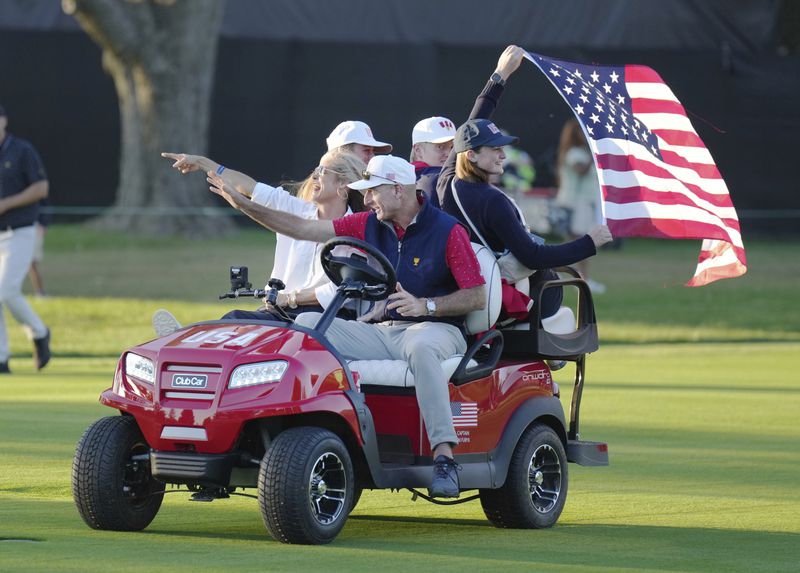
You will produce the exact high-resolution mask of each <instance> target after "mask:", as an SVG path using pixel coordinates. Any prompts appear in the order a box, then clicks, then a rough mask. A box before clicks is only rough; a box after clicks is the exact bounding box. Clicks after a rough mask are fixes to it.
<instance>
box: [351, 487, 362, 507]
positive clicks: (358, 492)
mask: <svg viewBox="0 0 800 573" xmlns="http://www.w3.org/2000/svg"><path fill="white" fill-rule="evenodd" d="M362 493H364V488H363V487H361V486H356V487H354V488H353V503H352V504H350V511H351V512H352V511H353V510H354V509H355V508H356V506H357V505H358V502H359V500H360V499H361V494H362Z"/></svg>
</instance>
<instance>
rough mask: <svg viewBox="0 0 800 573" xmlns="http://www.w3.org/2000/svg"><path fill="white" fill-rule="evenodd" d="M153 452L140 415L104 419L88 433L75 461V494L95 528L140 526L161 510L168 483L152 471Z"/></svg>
mask: <svg viewBox="0 0 800 573" xmlns="http://www.w3.org/2000/svg"><path fill="white" fill-rule="evenodd" d="M149 451H150V446H148V445H147V442H146V441H145V439H144V437H142V433H141V431H140V430H139V426H138V425H137V424H136V420H134V419H133V418H131V417H130V416H116V417H110V418H101V419H99V420H97V421H96V422H95V423H94V424H92V425H91V426H89V428H88V429H87V430H86V431H85V432H84V433H83V436H82V437H81V439H80V441H79V442H78V446H77V448H76V449H75V458H74V459H73V461H72V497H73V498H74V499H75V505H76V506H77V507H78V513H80V515H81V518H83V521H85V522H86V525H88V526H89V527H91V528H93V529H109V530H113V531H139V530H142V529H144V528H145V527H147V526H148V525H149V524H150V522H151V521H153V518H155V516H156V514H157V513H158V509H159V508H160V507H161V500H162V499H163V498H164V484H163V483H162V482H160V481H158V480H156V479H155V478H153V477H152V475H151V474H150V462H149V460H148V459H146V458H145V459H133V458H134V456H136V457H141V456H144V455H146V454H148V452H149Z"/></svg>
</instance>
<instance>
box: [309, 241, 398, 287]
mask: <svg viewBox="0 0 800 573" xmlns="http://www.w3.org/2000/svg"><path fill="white" fill-rule="evenodd" d="M340 246H345V247H354V248H356V249H358V250H360V251H364V252H365V253H367V254H368V255H369V256H370V257H372V258H373V259H374V260H375V261H377V262H378V264H379V265H380V267H381V268H380V269H376V268H375V267H373V266H371V265H370V264H369V261H368V259H367V257H366V256H364V255H362V254H360V253H350V254H349V255H347V256H344V257H342V256H335V255H334V254H333V250H334V249H335V248H336V247H340ZM320 259H321V262H322V269H323V270H324V271H325V274H326V275H328V278H329V279H331V281H333V284H335V285H336V286H339V285H340V284H342V282H344V281H345V280H350V281H353V282H361V283H364V285H365V288H363V289H362V291H361V294H362V296H361V298H363V299H364V300H372V301H374V300H382V299H384V298H386V297H387V296H389V294H390V293H393V292H394V291H395V288H396V286H397V275H396V274H395V272H394V267H393V266H392V263H390V262H389V260H388V259H387V258H386V257H385V256H384V255H383V253H381V252H380V251H379V250H378V249H376V248H375V247H373V246H372V245H370V244H369V243H365V242H364V241H360V240H358V239H354V238H353V237H336V238H333V239H331V240H329V241H328V242H327V243H325V246H324V247H322V252H321V253H320Z"/></svg>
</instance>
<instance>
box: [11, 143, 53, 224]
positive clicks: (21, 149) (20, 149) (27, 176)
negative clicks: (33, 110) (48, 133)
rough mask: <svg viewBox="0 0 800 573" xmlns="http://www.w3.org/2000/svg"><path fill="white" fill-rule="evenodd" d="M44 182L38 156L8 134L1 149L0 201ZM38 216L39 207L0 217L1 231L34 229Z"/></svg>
mask: <svg viewBox="0 0 800 573" xmlns="http://www.w3.org/2000/svg"><path fill="white" fill-rule="evenodd" d="M46 179H47V174H46V173H45V170H44V164H43V163H42V160H41V158H40V157H39V154H38V153H37V152H36V149H35V148H34V147H33V145H31V144H30V143H29V142H27V141H25V140H24V139H19V138H18V137H14V136H13V135H11V134H6V138H5V139H4V140H3V143H2V145H0V197H11V196H12V195H16V194H17V193H22V192H23V191H24V190H25V189H27V188H28V187H30V186H31V185H33V184H34V183H37V182H39V181H44V180H46ZM38 216H39V203H38V202H37V203H31V204H30V205H25V206H23V207H17V208H16V209H11V210H10V211H6V212H5V213H3V214H0V229H7V228H9V227H10V228H14V229H16V228H17V227H26V226H28V225H33V224H34V222H36V219H37V218H38Z"/></svg>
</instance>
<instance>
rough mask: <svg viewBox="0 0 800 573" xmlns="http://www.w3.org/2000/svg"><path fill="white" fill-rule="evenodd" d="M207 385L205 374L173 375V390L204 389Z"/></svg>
mask: <svg viewBox="0 0 800 573" xmlns="http://www.w3.org/2000/svg"><path fill="white" fill-rule="evenodd" d="M207 385H208V376H207V375H206V374H173V375H172V387H173V388H205V387H206V386H207Z"/></svg>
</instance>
